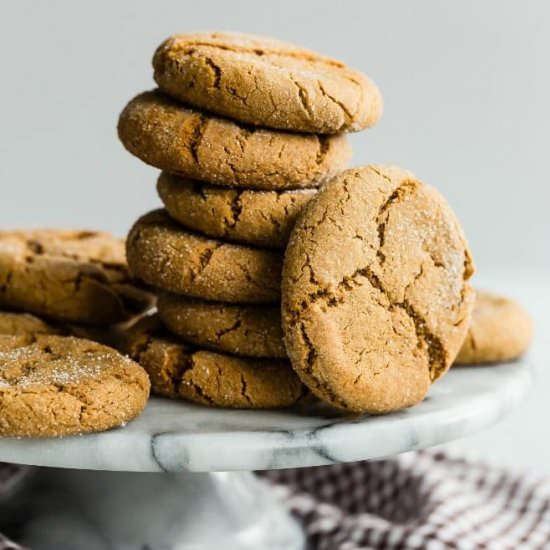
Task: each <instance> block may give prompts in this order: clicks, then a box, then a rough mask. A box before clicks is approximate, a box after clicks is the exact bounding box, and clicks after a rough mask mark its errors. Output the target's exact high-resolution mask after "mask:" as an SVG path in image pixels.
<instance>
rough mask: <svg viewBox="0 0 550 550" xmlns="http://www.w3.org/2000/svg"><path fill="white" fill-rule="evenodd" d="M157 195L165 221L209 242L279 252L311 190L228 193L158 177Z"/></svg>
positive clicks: (186, 180)
mask: <svg viewBox="0 0 550 550" xmlns="http://www.w3.org/2000/svg"><path fill="white" fill-rule="evenodd" d="M157 190H158V193H159V195H160V198H161V199H162V202H163V203H164V206H165V208H166V210H167V211H168V213H169V214H170V216H171V217H172V218H174V219H175V220H177V221H179V222H181V223H182V224H183V225H185V226H186V227H189V228H190V229H194V230H195V231H199V232H200V233H204V234H205V235H208V236H210V237H214V238H219V239H224V240H228V241H232V242H237V243H244V244H250V245H253V246H261V247H267V248H284V247H285V246H286V243H287V241H288V238H289V235H290V231H291V229H292V227H293V226H294V223H295V221H296V217H297V215H298V213H299V212H300V210H301V209H302V207H303V206H304V205H305V204H306V203H307V201H309V199H310V198H311V197H313V195H315V193H316V190H315V189H298V190H294V191H253V190H249V189H228V188H227V187H219V186H216V185H209V184H207V183H203V182H200V181H196V180H195V181H193V180H189V179H187V178H182V177H178V176H173V175H171V174H168V173H166V172H163V173H162V174H161V175H160V177H159V179H158V183H157Z"/></svg>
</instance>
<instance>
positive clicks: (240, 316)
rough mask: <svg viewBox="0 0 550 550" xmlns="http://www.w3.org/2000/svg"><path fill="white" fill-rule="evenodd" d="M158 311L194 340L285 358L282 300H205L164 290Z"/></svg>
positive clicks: (171, 326)
mask: <svg viewBox="0 0 550 550" xmlns="http://www.w3.org/2000/svg"><path fill="white" fill-rule="evenodd" d="M158 312H159V317H160V318H161V320H162V322H163V323H164V324H165V325H166V327H167V328H168V329H169V330H170V332H172V333H173V334H175V335H177V336H180V337H181V338H183V339H184V340H185V341H187V342H190V343H191V344H195V345H197V346H202V347H206V348H207V349H214V350H221V351H225V352H228V353H233V354H235V355H244V356H250V357H274V358H286V350H285V346H284V344H283V332H282V329H281V308H280V305H279V304H276V305H270V304H267V305H266V304H262V305H252V304H249V305H245V304H227V303H222V302H205V301H203V300H196V299H193V298H187V297H185V296H181V295H177V294H170V293H162V294H160V295H159V300H158Z"/></svg>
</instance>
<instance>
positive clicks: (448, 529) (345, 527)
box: [260, 450, 550, 550]
mask: <svg viewBox="0 0 550 550" xmlns="http://www.w3.org/2000/svg"><path fill="white" fill-rule="evenodd" d="M260 475H261V476H262V477H263V478H264V479H267V480H269V482H270V483H272V484H273V485H274V488H275V489H276V490H277V492H278V494H279V496H280V497H281V498H282V500H283V502H284V503H285V504H286V506H287V507H288V508H289V510H290V511H291V512H292V513H293V514H294V515H295V516H296V517H297V518H298V519H299V521H300V522H301V523H302V525H303V526H304V528H305V530H306V533H307V537H308V541H309V542H310V548H312V549H315V550H336V549H338V550H370V549H388V550H409V549H410V550H413V549H415V550H418V549H422V550H446V549H453V550H477V549H480V550H481V549H484V550H535V549H540V550H543V549H545V548H550V479H548V478H544V477H542V476H540V475H535V474H533V473H515V472H511V471H510V470H509V469H506V468H499V467H495V466H489V465H487V464H486V463H484V462H482V461H479V460H473V459H468V458H465V457H464V456H461V455H460V454H458V453H450V452H449V451H448V450H446V451H420V452H415V453H407V454H404V455H401V456H398V457H396V458H391V459H386V460H377V461H371V462H356V463H352V464H339V465H336V466H324V467H319V468H308V469H293V470H280V471H271V472H264V473H262V474H260Z"/></svg>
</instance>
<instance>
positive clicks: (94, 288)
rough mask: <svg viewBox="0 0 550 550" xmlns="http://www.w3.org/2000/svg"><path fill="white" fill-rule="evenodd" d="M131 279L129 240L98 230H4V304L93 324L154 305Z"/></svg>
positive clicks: (0, 279) (0, 265)
mask: <svg viewBox="0 0 550 550" xmlns="http://www.w3.org/2000/svg"><path fill="white" fill-rule="evenodd" d="M152 303H153V298H152V296H151V294H150V293H148V292H145V291H144V290H142V289H140V288H138V287H137V286H135V285H134V284H133V283H132V281H131V280H130V276H129V274H128V270H127V267H126V260H125V257H124V241H123V240H121V239H118V238H115V237H113V236H111V235H109V234H107V233H101V232H97V231H63V230H36V231H2V232H0V307H2V308H6V309H11V310H16V311H25V312H30V313H35V314H38V315H43V316H45V317H48V318H51V319H56V320H61V321H70V322H75V323H84V324H86V323H88V324H96V325H100V324H110V323H117V322H120V321H124V320H126V319H129V318H130V317H132V316H134V315H136V314H137V313H140V312H142V311H143V310H145V309H147V308H149V307H150V306H151V304H152Z"/></svg>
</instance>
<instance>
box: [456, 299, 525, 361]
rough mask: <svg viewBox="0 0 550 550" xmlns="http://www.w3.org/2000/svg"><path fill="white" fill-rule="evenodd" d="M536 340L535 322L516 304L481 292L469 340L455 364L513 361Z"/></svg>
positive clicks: (468, 334)
mask: <svg viewBox="0 0 550 550" xmlns="http://www.w3.org/2000/svg"><path fill="white" fill-rule="evenodd" d="M532 338H533V323H532V321H531V318H530V317H529V315H528V314H527V312H526V311H525V310H524V309H523V307H522V306H521V305H520V304H518V303H517V302H516V301H514V300H512V299H510V298H506V297H505V296H499V295H498V294H493V293H492V292H487V291H484V290H481V291H480V290H478V291H477V292H476V301H475V306H474V313H473V315H472V320H471V322H470V327H469V328H468V333H467V335H466V339H465V340H464V342H463V344H462V347H461V348H460V351H459V352H458V355H457V356H456V359H455V364H460V365H472V364H479V363H498V362H500V361H511V360H512V359H517V358H518V357H520V356H521V355H523V354H524V353H525V352H526V351H527V348H528V347H529V344H530V343H531V340H532Z"/></svg>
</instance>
